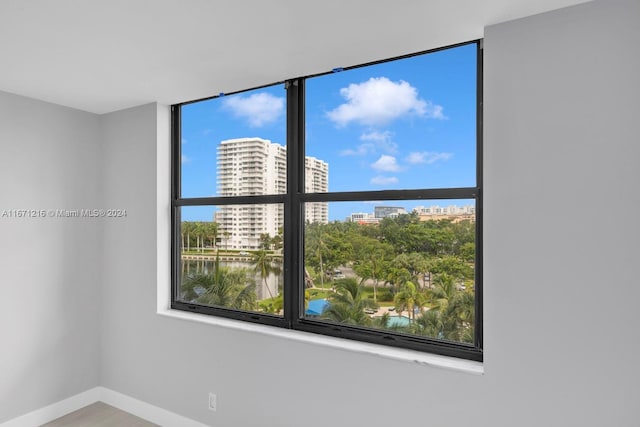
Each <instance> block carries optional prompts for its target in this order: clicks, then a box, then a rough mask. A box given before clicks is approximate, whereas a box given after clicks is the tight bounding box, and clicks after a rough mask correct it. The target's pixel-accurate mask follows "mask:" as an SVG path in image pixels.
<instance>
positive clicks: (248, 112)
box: [222, 92, 284, 127]
mask: <svg viewBox="0 0 640 427" xmlns="http://www.w3.org/2000/svg"><path fill="white" fill-rule="evenodd" d="M222 105H223V107H224V108H225V109H227V110H230V111H231V112H232V113H233V114H234V115H235V116H236V117H240V118H243V119H246V120H248V121H249V126H251V127H261V126H264V125H266V124H269V123H273V122H275V121H276V120H277V119H278V118H279V117H280V116H281V115H282V114H283V113H284V98H280V97H277V96H273V95H271V94H269V93H266V92H260V93H254V94H253V95H250V96H247V97H243V96H241V95H236V96H231V97H229V98H224V99H223V101H222Z"/></svg>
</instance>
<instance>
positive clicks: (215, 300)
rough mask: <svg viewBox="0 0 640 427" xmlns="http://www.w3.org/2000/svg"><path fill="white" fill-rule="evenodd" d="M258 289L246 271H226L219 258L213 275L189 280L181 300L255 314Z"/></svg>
mask: <svg viewBox="0 0 640 427" xmlns="http://www.w3.org/2000/svg"><path fill="white" fill-rule="evenodd" d="M255 287H256V285H255V283H254V282H252V281H250V279H249V278H248V271H247V270H246V269H243V268H241V269H231V268H229V267H223V266H221V265H220V258H219V257H216V260H215V263H214V268H213V272H212V273H210V274H202V273H198V274H195V275H192V276H188V277H187V278H186V280H185V281H184V282H183V284H182V298H183V299H184V300H185V301H189V302H197V303H201V304H207V305H215V306H220V307H228V308H233V309H236V310H253V309H254V308H255V305H256V292H255Z"/></svg>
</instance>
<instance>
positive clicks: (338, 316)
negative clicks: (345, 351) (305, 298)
mask: <svg viewBox="0 0 640 427" xmlns="http://www.w3.org/2000/svg"><path fill="white" fill-rule="evenodd" d="M376 307H377V305H376V303H375V302H374V301H373V300H372V299H370V298H366V297H365V295H364V286H363V285H362V284H360V285H359V284H358V282H357V281H356V280H355V279H353V278H349V279H341V280H338V281H337V282H336V292H335V293H333V294H332V295H330V296H329V307H327V309H326V310H325V311H324V313H322V317H323V318H325V319H328V320H333V321H334V322H339V323H347V324H350V325H362V326H368V325H371V318H370V317H369V316H368V315H367V314H366V313H365V311H364V310H365V309H367V308H376Z"/></svg>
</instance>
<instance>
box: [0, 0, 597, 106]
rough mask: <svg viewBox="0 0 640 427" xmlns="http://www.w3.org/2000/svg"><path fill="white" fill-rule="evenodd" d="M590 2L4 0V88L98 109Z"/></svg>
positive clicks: (0, 66)
mask: <svg viewBox="0 0 640 427" xmlns="http://www.w3.org/2000/svg"><path fill="white" fill-rule="evenodd" d="M584 2H586V0H322V1H316V2H310V1H305V0H269V1H267V0H108V1H107V0H103V1H98V0H56V1H51V0H2V1H0V90H2V91H6V92H11V93H15V94H19V95H23V96H28V97H32V98H37V99H41V100H45V101H49V102H53V103H56V104H61V105H65V106H69V107H73V108H77V109H81V110H85V111H90V112H94V113H107V112H111V111H116V110H120V109H124V108H128V107H132V106H136V105H141V104H145V103H149V102H156V101H157V102H160V103H163V104H173V103H177V102H181V101H188V100H192V99H198V98H203V97H206V96H211V95H214V94H217V93H220V92H227V93H228V92H233V91H235V90H241V89H247V88H251V87H255V86H259V85H264V84H269V83H273V82H277V81H282V80H284V79H287V78H292V77H297V76H304V75H308V74H315V73H319V72H324V71H328V70H330V69H332V68H336V67H346V66H350V65H357V64H360V63H364V62H370V61H375V60H380V59H385V58H389V57H394V56H399V55H403V54H407V53H413V52H418V51H423V50H427V49H430V48H435V47H441V46H446V45H449V44H454V43H459V42H464V41H468V40H473V39H477V38H481V37H482V36H483V29H484V27H485V26H487V25H491V24H495V23H499V22H504V21H508V20H512V19H516V18H520V17H524V16H528V15H532V14H537V13H541V12H545V11H549V10H553V9H558V8H561V7H566V6H570V5H574V4H578V3H584Z"/></svg>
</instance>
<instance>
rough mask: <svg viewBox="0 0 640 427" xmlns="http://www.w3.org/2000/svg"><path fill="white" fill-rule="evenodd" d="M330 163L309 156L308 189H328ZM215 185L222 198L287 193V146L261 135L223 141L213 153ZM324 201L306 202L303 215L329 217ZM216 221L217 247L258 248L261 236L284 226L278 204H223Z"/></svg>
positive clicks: (318, 218) (317, 218)
mask: <svg viewBox="0 0 640 427" xmlns="http://www.w3.org/2000/svg"><path fill="white" fill-rule="evenodd" d="M328 170H329V166H328V165H327V163H326V162H323V161H322V160H318V159H315V158H313V157H307V158H306V161H305V180H306V181H305V182H306V190H307V191H309V192H326V191H328V175H329V172H328ZM217 183H218V195H220V196H255V195H264V194H285V193H286V192H287V149H286V147H284V146H282V145H280V144H277V143H273V142H271V141H269V140H266V139H262V138H237V139H228V140H225V141H221V142H220V144H219V145H218V153H217ZM328 217H329V216H328V209H327V204H326V203H310V204H308V205H307V206H305V219H306V220H308V221H310V222H322V223H326V222H327V221H328ZM214 221H216V222H217V223H218V224H220V233H219V236H220V239H221V245H222V247H224V248H228V249H259V248H260V235H261V234H265V233H268V234H269V235H270V236H272V237H273V236H275V235H277V234H278V228H280V227H282V226H283V224H284V206H283V205H282V204H277V203H270V204H257V205H224V206H221V207H220V209H219V210H218V212H216V214H215V217H214Z"/></svg>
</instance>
